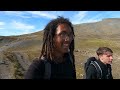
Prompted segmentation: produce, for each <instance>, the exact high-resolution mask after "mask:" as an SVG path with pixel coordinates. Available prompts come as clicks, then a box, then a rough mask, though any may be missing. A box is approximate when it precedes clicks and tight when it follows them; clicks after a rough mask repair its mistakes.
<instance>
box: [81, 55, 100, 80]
mask: <svg viewBox="0 0 120 90" xmlns="http://www.w3.org/2000/svg"><path fill="white" fill-rule="evenodd" d="M91 64H92V65H93V66H94V67H95V69H96V70H97V78H98V79H101V78H102V69H101V67H100V66H99V64H98V63H97V61H96V58H95V57H90V58H89V59H88V60H87V62H85V64H84V71H85V75H84V77H83V78H84V79H86V72H87V69H88V68H89V65H91Z"/></svg>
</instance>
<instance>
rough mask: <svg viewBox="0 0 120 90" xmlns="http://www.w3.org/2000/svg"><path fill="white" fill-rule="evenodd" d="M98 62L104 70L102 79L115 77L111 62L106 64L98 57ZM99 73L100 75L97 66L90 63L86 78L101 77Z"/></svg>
mask: <svg viewBox="0 0 120 90" xmlns="http://www.w3.org/2000/svg"><path fill="white" fill-rule="evenodd" d="M89 59H93V58H89ZM96 62H97V63H98V65H99V66H100V68H101V70H102V76H101V79H113V76H112V69H111V65H110V64H107V65H105V64H104V63H103V62H101V61H100V60H97V59H96ZM97 75H98V71H97V70H96V68H95V66H93V65H92V64H90V65H89V67H88V69H87V71H86V79H99V78H98V77H97Z"/></svg>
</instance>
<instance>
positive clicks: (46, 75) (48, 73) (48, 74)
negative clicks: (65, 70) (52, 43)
mask: <svg viewBox="0 0 120 90" xmlns="http://www.w3.org/2000/svg"><path fill="white" fill-rule="evenodd" d="M69 57H70V61H71V63H72V65H73V59H72V57H71V55H70V53H69ZM42 60H44V65H45V71H44V79H50V77H51V64H50V62H49V61H48V60H47V59H46V58H45V57H43V58H42Z"/></svg>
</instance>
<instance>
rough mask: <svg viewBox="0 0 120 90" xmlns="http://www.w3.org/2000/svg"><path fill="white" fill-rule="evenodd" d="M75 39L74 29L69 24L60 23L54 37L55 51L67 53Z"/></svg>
mask: <svg viewBox="0 0 120 90" xmlns="http://www.w3.org/2000/svg"><path fill="white" fill-rule="evenodd" d="M73 39H74V37H73V33H72V30H71V28H70V26H69V25H67V24H60V25H58V27H57V30H56V34H55V37H54V45H55V48H54V49H55V51H56V52H59V53H62V54H63V53H66V52H68V50H69V47H70V44H71V42H72V40H73Z"/></svg>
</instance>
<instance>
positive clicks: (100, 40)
mask: <svg viewBox="0 0 120 90" xmlns="http://www.w3.org/2000/svg"><path fill="white" fill-rule="evenodd" d="M119 24H120V19H105V20H102V21H100V22H96V23H86V24H80V25H74V29H75V52H74V55H75V61H76V62H75V64H76V71H77V72H76V73H77V79H82V78H83V74H84V70H83V67H84V63H85V61H86V60H87V59H88V58H89V57H91V56H96V53H95V51H96V50H97V49H98V47H100V46H107V47H110V48H111V49H112V50H113V52H114V54H113V55H114V60H113V64H112V69H113V77H114V78H115V79H120V73H119V72H120V60H119V59H120V56H119V55H120V51H119V50H120V26H119ZM42 36H43V31H39V32H36V33H31V34H25V35H19V36H7V37H4V36H1V37H0V62H5V63H0V68H2V69H1V70H0V78H18V79H22V78H23V76H24V73H25V71H26V70H27V68H28V66H29V65H30V64H31V62H32V60H33V59H35V58H36V57H39V55H40V51H41V45H42Z"/></svg>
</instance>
